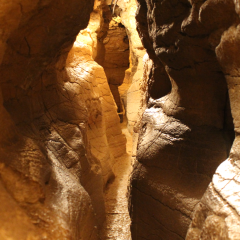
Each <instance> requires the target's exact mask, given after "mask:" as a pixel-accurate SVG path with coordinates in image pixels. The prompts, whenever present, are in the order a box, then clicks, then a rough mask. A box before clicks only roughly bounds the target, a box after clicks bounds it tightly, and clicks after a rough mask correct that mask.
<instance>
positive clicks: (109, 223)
mask: <svg viewBox="0 0 240 240" xmlns="http://www.w3.org/2000/svg"><path fill="white" fill-rule="evenodd" d="M121 127H122V132H123V134H124V135H125V136H126V139H127V145H126V150H127V153H126V154H125V155H123V156H121V157H119V158H118V159H117V160H116V162H115V164H114V166H113V172H114V174H115V176H116V177H115V179H114V181H113V182H112V183H110V184H109V185H108V188H107V189H106V192H105V202H106V212H107V216H106V223H105V227H104V229H103V234H102V240H110V239H111V240H131V235H130V217H129V213H128V200H127V192H128V190H127V188H128V183H129V176H130V173H131V171H132V164H131V156H132V136H131V134H130V133H129V131H128V129H127V123H126V120H125V121H124V122H123V123H121Z"/></svg>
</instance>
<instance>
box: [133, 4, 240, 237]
mask: <svg viewBox="0 0 240 240" xmlns="http://www.w3.org/2000/svg"><path fill="white" fill-rule="evenodd" d="M139 4H140V8H139V12H138V15H137V21H138V30H139V34H140V36H141V38H142V41H143V43H144V46H145V47H146V48H147V52H148V54H149V56H150V58H151V59H152V60H153V64H154V66H153V68H152V76H151V78H150V80H149V84H150V86H149V95H150V99H149V100H148V107H147V109H146V111H145V112H144V115H143V119H142V122H141V127H140V129H141V130H140V135H139V141H138V147H137V162H136V163H135V166H134V170H133V175H132V180H131V183H132V188H131V196H130V214H131V216H132V227H131V230H132V238H133V240H135V239H136V240H137V239H148V240H154V239H168V240H177V239H185V237H186V234H187V230H188V227H189V224H190V223H191V220H192V213H193V211H194V209H195V206H196V205H197V204H198V202H199V200H200V199H201V197H202V196H203V194H204V192H205V191H206V189H207V187H208V185H209V183H210V182H211V179H212V176H213V174H214V172H215V170H216V168H217V167H218V166H219V165H220V164H221V163H222V162H223V161H224V160H225V159H226V158H227V157H228V155H229V150H230V147H231V144H232V138H233V136H232V135H233V127H232V126H231V122H232V120H231V114H230V113H229V107H228V94H227V90H228V89H227V84H226V80H225V76H224V74H225V75H227V73H225V70H224V68H225V67H224V68H223V70H222V66H223V65H225V66H229V65H227V62H228V60H227V59H228V58H231V57H233V59H234V60H235V59H237V57H236V55H233V54H232V55H231V54H229V53H228V50H227V47H226V45H227V44H225V45H223V44H224V43H226V41H224V36H227V33H224V34H223V32H224V30H225V29H227V28H228V26H230V25H231V24H233V22H234V21H235V18H236V13H235V10H234V5H233V2H231V1H229V2H218V1H206V2H204V1H191V2H189V1H184V0H182V1H158V2H156V1H151V0H150V1H141V0H140V1H139ZM219 13H222V14H219ZM232 31H233V30H232ZM235 31H237V30H235ZM222 34H223V35H222ZM221 35H222V41H221V43H220V45H219V46H218V44H219V42H220V38H221ZM235 35H236V32H235ZM225 38H226V37H225ZM230 39H233V38H231V37H229V40H228V41H230ZM231 41H233V40H231ZM236 41H237V40H236ZM236 44H237V43H236ZM216 46H218V47H217V50H216V53H217V54H216V53H215V48H216ZM223 46H225V48H224V50H222V52H223V53H224V54H223V56H225V57H224V58H223V56H222V53H221V54H220V51H221V49H223ZM230 46H231V44H228V47H230ZM231 49H233V46H232V48H231ZM236 49H237V48H236ZM236 49H234V51H236V52H238V51H237V50H236ZM232 51H233V50H232ZM228 54H229V55H228ZM223 61H225V62H224V63H223ZM236 61H237V60H236ZM233 65H234V66H236V63H235V62H234V64H233ZM233 76H236V75H233ZM232 79H233V78H232ZM227 81H228V82H229V84H228V85H229V86H231V87H232V86H233V84H232V80H231V81H230V80H228V79H227ZM235 81H236V79H235ZM229 91H230V92H229V94H230V101H231V106H236V105H237V101H236V99H237V97H236V92H237V91H232V93H231V88H229ZM231 95H232V96H233V97H231ZM237 111H238V110H236V112H237ZM232 113H233V117H234V110H233V107H232ZM234 123H235V128H236V127H237V125H236V124H237V121H236V120H235V117H234ZM236 144H237V140H235V142H234V146H235V145H236ZM233 149H234V147H233ZM225 165H229V163H225ZM232 168H233V167H232ZM223 169H224V167H220V168H219V170H218V171H222V170H223ZM235 169H236V168H235ZM236 172H238V170H235V174H236ZM232 174H233V175H234V173H232ZM221 175H222V177H221V176H220V175H218V174H217V175H216V176H215V177H214V179H213V183H212V184H217V185H218V188H219V189H221V186H223V184H224V183H227V182H226V181H224V179H226V178H228V177H227V175H229V174H227V173H226V174H224V173H223V172H222V173H221ZM212 184H211V185H210V187H209V189H208V190H207V192H206V195H205V196H206V197H205V200H203V201H205V202H204V203H206V198H207V197H209V196H210V197H211V196H212V198H214V197H215V198H217V195H216V193H212V192H211V191H212V188H211V186H212ZM226 189H228V188H226ZM228 190H229V189H228ZM226 191H227V190H226ZM231 191H232V190H231ZM231 191H230V192H231ZM234 191H235V190H234ZM228 193H229V192H228ZM211 194H212V195H211ZM214 194H215V195H214ZM223 194H225V196H224V197H225V198H226V197H227V193H223ZM208 200H209V201H210V202H211V201H212V205H214V199H208ZM234 201H235V202H234V204H235V205H236V200H234ZM210 202H208V204H209V205H210ZM215 203H216V202H215ZM206 205H207V204H206ZM220 206H221V205H220V204H219V206H216V208H217V207H220ZM199 208H201V207H198V216H200V217H201V216H204V217H205V218H206V217H207V214H208V215H211V213H210V212H211V211H210V210H209V212H208V213H207V214H206V211H205V212H204V210H203V212H201V210H199ZM206 208H207V207H206ZM199 212H201V214H202V215H201V214H200V213H199ZM226 212H227V210H226ZM226 212H225V213H226ZM228 214H229V215H231V213H230V212H229V211H228ZM236 216H238V214H236ZM196 218H197V217H196ZM196 218H195V221H196V222H197V223H199V222H201V221H202V222H201V224H198V226H197V227H196V225H195V226H194V227H196V228H199V229H198V230H196V232H201V231H202V232H204V234H205V235H204V234H203V235H204V238H201V239H209V238H208V237H209V236H214V234H215V233H212V234H213V235H211V228H213V229H214V227H215V229H217V227H218V226H220V227H221V229H223V230H222V231H223V232H224V231H225V232H224V233H219V236H221V237H219V238H218V239H225V238H224V237H225V236H226V229H227V224H226V223H224V217H222V215H220V212H219V213H218V214H216V216H214V215H213V216H211V217H209V218H207V219H206V222H205V225H204V227H203V222H204V221H205V220H202V219H201V221H200V220H199V219H198V220H196ZM229 219H230V218H229ZM202 227H203V228H202ZM235 229H236V228H235ZM229 231H230V230H229ZM196 232H195V233H196ZM195 233H194V234H195ZM189 236H190V235H189ZM194 236H195V235H194ZM238 238H239V237H237V238H233V239H238ZM188 239H189V240H190V239H195V238H193V235H191V236H190V237H189V238H188ZM196 239H200V238H196Z"/></svg>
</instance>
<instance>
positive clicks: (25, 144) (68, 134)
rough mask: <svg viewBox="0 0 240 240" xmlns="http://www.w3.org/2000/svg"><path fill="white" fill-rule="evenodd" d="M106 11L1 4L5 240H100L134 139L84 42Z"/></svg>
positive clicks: (85, 5) (72, 5) (46, 1)
mask: <svg viewBox="0 0 240 240" xmlns="http://www.w3.org/2000/svg"><path fill="white" fill-rule="evenodd" d="M96 5H98V4H95V6H94V2H93V1H92V0H90V1H85V0H84V1H76V0H71V1H53V0H35V1H29V0H13V1H5V0H1V1H0V54H1V56H0V63H1V66H0V86H1V96H0V102H1V107H0V112H1V117H0V123H1V124H0V128H1V135H0V188H1V190H0V199H1V206H0V215H1V217H0V238H1V239H13V240H15V239H16V240H26V239H28V240H36V239H39V240H40V239H49V240H50V239H54V240H55V239H59V240H61V239H64V240H67V239H72V240H74V239H84V240H87V239H89V240H90V239H91V240H95V239H99V232H100V229H101V227H102V224H103V223H104V221H105V203H104V199H103V192H104V189H105V187H106V186H107V184H108V182H109V181H111V180H112V179H113V178H114V175H113V173H112V165H113V164H114V159H115V158H117V157H119V156H121V155H122V154H124V153H125V142H126V140H125V138H124V137H123V135H122V133H121V129H120V125H119V120H118V115H117V111H116V106H115V104H114V100H113V97H112V95H111V93H110V89H109V87H108V85H107V79H106V76H105V74H104V72H103V69H102V67H100V66H99V65H98V64H96V63H95V62H94V61H93V59H92V52H91V51H93V50H91V51H90V50H89V48H88V45H87V44H84V43H81V42H79V41H76V42H75V40H76V36H77V34H78V33H79V31H80V30H81V29H84V28H86V26H87V24H88V21H89V17H90V13H91V12H92V10H93V8H94V9H96V8H97V6H96ZM74 42H75V43H74ZM73 44H74V45H73ZM70 50H71V51H70ZM69 51H70V53H69ZM68 53H69V54H68ZM79 61H82V64H79ZM13 229H14V231H13Z"/></svg>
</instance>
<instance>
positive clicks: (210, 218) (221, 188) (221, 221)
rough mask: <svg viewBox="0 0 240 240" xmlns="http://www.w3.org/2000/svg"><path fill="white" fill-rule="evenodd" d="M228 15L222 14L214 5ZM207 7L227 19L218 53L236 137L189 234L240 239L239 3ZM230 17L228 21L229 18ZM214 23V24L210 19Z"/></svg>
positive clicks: (218, 18)
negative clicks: (217, 11)
mask: <svg viewBox="0 0 240 240" xmlns="http://www.w3.org/2000/svg"><path fill="white" fill-rule="evenodd" d="M216 7H217V8H218V9H219V10H221V11H222V12H223V13H224V15H222V17H219V15H217V14H216V13H215V9H214V8H216ZM205 10H206V11H207V10H208V12H211V13H214V15H213V16H214V19H216V20H215V21H216V22H217V23H218V24H219V25H220V23H221V24H222V22H223V21H224V23H225V31H224V32H223V33H222V35H221V38H219V44H218V46H217V47H216V50H215V51H216V56H217V59H218V61H219V63H220V64H221V66H222V69H223V72H224V75H225V78H226V80H227V84H228V91H229V97H230V105H231V112H232V116H233V120H234V121H233V122H234V130H235V140H234V143H233V146H232V149H231V152H230V156H229V158H228V159H227V160H226V161H224V162H223V163H222V164H221V165H220V166H219V167H218V169H217V171H216V173H215V174H214V176H213V179H212V182H211V183H210V185H209V187H208V189H207V191H206V192H205V194H204V196H203V197H202V199H201V202H200V203H199V204H198V206H197V208H196V210H195V212H194V215H193V221H192V223H191V225H190V228H189V230H188V234H187V238H186V239H187V240H192V239H219V240H220V239H231V240H232V239H234V240H237V239H240V231H239V227H240V217H239V216H240V205H239V197H240V196H239V191H240V187H239V173H240V169H239V151H240V149H239V122H240V121H239V98H240V89H239V66H240V60H239V55H238V54H237V52H238V51H239V13H240V12H239V3H237V2H235V5H234V4H233V2H232V1H224V2H218V1H216V2H213V1H209V4H208V5H205ZM226 10H227V11H226ZM226 20H228V21H226ZM210 23H211V24H213V23H212V22H211V21H210Z"/></svg>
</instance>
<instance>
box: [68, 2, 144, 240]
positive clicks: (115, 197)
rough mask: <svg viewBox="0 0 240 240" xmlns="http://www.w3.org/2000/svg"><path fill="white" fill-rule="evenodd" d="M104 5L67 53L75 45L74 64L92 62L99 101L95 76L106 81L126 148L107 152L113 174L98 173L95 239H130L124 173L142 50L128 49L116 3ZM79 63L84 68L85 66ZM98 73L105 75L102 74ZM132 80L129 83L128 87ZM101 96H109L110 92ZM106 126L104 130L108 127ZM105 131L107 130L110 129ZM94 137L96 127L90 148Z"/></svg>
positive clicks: (129, 162) (129, 165) (129, 156)
mask: <svg viewBox="0 0 240 240" xmlns="http://www.w3.org/2000/svg"><path fill="white" fill-rule="evenodd" d="M110 6H111V5H105V4H103V5H100V6H97V7H96V6H95V8H94V11H93V12H92V14H91V17H90V21H89V24H88V27H87V28H86V29H84V30H81V31H80V33H79V35H78V37H77V40H76V42H75V44H74V46H75V49H74V48H73V49H72V52H73V54H74V52H77V51H78V52H79V53H80V54H79V56H80V58H79V59H78V61H79V62H78V64H79V66H80V65H81V66H82V67H83V66H84V65H87V64H89V67H90V68H92V66H94V69H99V70H98V71H96V70H95V71H93V73H92V74H93V78H94V79H96V83H94V82H93V81H92V80H91V81H92V82H93V85H94V84H95V85H96V86H93V89H94V88H95V87H96V88H99V89H100V92H101V91H102V92H105V93H103V94H102V93H101V94H100V95H102V97H100V99H102V100H101V104H103V105H104V104H105V103H104V102H103V101H104V99H105V98H106V96H107V94H109V93H107V91H106V85H105V87H104V90H102V89H101V87H100V85H99V79H101V80H100V81H102V82H101V85H102V84H105V83H103V81H107V83H108V85H109V89H110V91H111V94H112V97H113V99H114V101H115V104H116V107H115V109H116V110H115V111H117V114H118V116H119V120H118V121H119V127H120V128H121V131H122V135H123V136H125V138H126V152H125V153H122V154H117V155H114V154H113V155H114V156H113V159H112V160H111V161H110V165H111V166H110V168H111V171H112V173H113V174H112V175H111V174H106V177H104V178H105V179H106V180H104V182H105V184H104V186H105V187H104V200H105V212H106V221H105V222H104V224H103V226H102V227H101V231H100V235H101V236H100V238H101V240H130V239H131V234H130V222H131V221H130V216H129V212H128V198H127V194H128V185H129V177H130V174H131V171H132V161H133V157H132V155H133V154H132V149H133V135H134V137H135V141H134V142H135V145H136V139H137V137H136V134H135V133H134V132H133V126H134V124H135V122H136V119H137V117H138V114H139V112H138V109H139V104H140V103H141V101H140V97H139V96H138V97H136V90H137V91H140V89H139V86H140V85H139V83H138V82H136V80H134V76H135V74H136V73H137V71H138V74H140V75H139V76H136V79H137V81H140V80H142V76H141V75H142V74H143V73H142V71H143V70H142V69H143V67H142V65H140V66H139V64H142V63H141V62H142V59H139V58H140V57H139V56H141V55H142V57H143V55H144V54H145V50H144V49H143V48H142V49H141V51H142V53H141V54H139V56H138V55H136V53H134V51H135V52H136V50H134V49H133V46H132V45H131V42H130V41H129V36H128V35H131V34H133V32H131V30H129V28H128V29H127V28H125V26H124V24H123V22H122V19H121V16H120V15H121V11H122V10H121V8H120V7H119V6H118V5H116V6H115V7H114V14H113V13H112V12H111V11H112V10H113V6H112V8H111V7H110ZM135 9H136V8H135ZM132 17H133V16H132ZM130 20H131V19H129V21H130ZM132 27H133V28H135V29H134V30H135V31H136V27H135V26H132ZM137 36H138V35H137ZM139 40H140V39H139ZM139 42H140V41H139ZM138 51H139V50H138ZM81 56H82V57H81ZM101 67H102V68H103V70H104V73H105V75H103V73H102V70H101V71H100V69H101ZM83 68H85V69H86V67H85V66H84V67H83ZM88 69H89V68H88ZM100 72H101V73H100ZM104 78H105V80H103V79H104ZM134 82H135V86H134V89H133V90H132V91H129V89H130V87H131V86H132V85H133V84H134ZM132 92H134V94H135V95H133V97H131V94H132ZM107 97H108V98H109V97H111V96H107ZM129 99H130V101H129ZM131 99H134V100H135V101H137V103H136V104H135V103H134V102H131ZM103 108H104V107H103ZM132 109H134V111H132ZM128 110H129V112H128ZM103 111H105V116H103V117H106V118H107V119H105V122H104V120H102V124H103V125H104V124H105V125H106V126H105V129H107V128H108V126H107V124H108V119H110V118H112V116H110V114H106V112H108V111H110V110H108V109H107V107H106V109H105V110H104V109H103ZM128 113H129V114H128ZM131 114H135V116H134V117H131ZM128 116H130V118H131V119H135V122H134V121H129V119H128ZM95 122H96V121H95ZM93 125H95V123H94V124H90V125H89V128H90V129H94V127H95V126H93ZM98 131H99V130H98ZM106 131H107V132H108V130H106ZM111 131H113V130H111ZM97 134H98V133H97ZM106 134H108V133H106ZM109 134H110V135H111V134H113V132H110V133H109ZM95 138H96V132H95V133H94V134H93V137H92V139H91V141H90V145H94V148H95V149H97V148H100V147H101V146H100V145H99V144H98V143H97V144H95V143H96V140H95ZM97 141H98V140H97ZM118 144H119V143H117V145H118ZM110 147H111V146H110ZM94 155H95V157H96V158H99V159H100V157H99V156H100V155H101V150H100V151H98V150H97V151H95V152H94ZM100 161H101V159H100ZM106 165H107V164H105V166H106ZM105 166H104V165H103V164H102V168H103V173H104V172H106V167H105ZM113 176H114V177H113Z"/></svg>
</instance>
